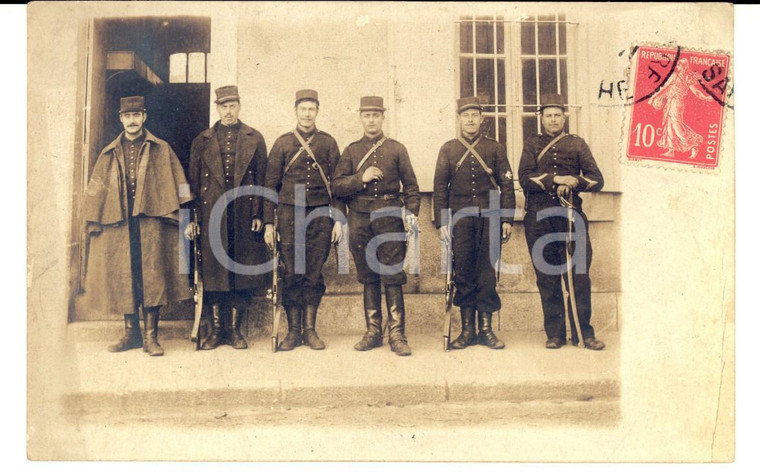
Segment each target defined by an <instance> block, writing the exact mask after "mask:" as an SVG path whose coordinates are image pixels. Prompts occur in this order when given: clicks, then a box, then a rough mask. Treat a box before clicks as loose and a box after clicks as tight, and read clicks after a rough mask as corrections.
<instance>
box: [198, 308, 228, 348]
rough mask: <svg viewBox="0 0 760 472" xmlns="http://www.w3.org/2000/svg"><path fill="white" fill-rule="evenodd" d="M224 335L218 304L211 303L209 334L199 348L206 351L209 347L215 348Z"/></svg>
mask: <svg viewBox="0 0 760 472" xmlns="http://www.w3.org/2000/svg"><path fill="white" fill-rule="evenodd" d="M223 337H224V334H223V331H222V314H221V312H220V310H219V304H218V303H215V304H213V305H211V335H210V336H209V337H207V338H206V340H205V341H203V345H201V349H204V350H206V351H208V350H210V349H216V348H217V347H218V346H219V345H220V344H222V338H223Z"/></svg>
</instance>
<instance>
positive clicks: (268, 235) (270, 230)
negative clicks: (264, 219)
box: [264, 224, 275, 251]
mask: <svg viewBox="0 0 760 472" xmlns="http://www.w3.org/2000/svg"><path fill="white" fill-rule="evenodd" d="M274 237H275V234H274V225H273V224H266V225H264V242H265V243H266V245H267V247H268V248H269V250H270V251H274Z"/></svg>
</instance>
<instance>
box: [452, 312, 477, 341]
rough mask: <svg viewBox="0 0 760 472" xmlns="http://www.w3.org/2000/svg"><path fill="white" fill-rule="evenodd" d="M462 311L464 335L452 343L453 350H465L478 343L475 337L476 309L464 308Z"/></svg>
mask: <svg viewBox="0 0 760 472" xmlns="http://www.w3.org/2000/svg"><path fill="white" fill-rule="evenodd" d="M460 311H461V314H462V333H461V334H460V335H459V337H458V338H456V339H455V340H454V341H453V342H452V343H451V349H464V348H466V347H467V346H472V345H473V344H477V342H478V338H477V336H475V307H472V306H463V307H461V308H460Z"/></svg>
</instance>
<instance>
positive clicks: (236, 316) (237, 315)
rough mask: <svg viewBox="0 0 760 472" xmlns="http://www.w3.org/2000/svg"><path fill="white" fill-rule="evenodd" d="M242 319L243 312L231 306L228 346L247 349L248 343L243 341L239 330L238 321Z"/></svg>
mask: <svg viewBox="0 0 760 472" xmlns="http://www.w3.org/2000/svg"><path fill="white" fill-rule="evenodd" d="M242 320H243V313H241V312H240V311H238V309H237V308H235V307H234V306H233V307H232V330H231V332H230V336H229V340H230V346H232V347H233V348H235V349H248V343H247V342H245V337H244V336H243V334H242V333H241V332H240V323H241V322H242Z"/></svg>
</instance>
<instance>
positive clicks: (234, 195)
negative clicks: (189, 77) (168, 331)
mask: <svg viewBox="0 0 760 472" xmlns="http://www.w3.org/2000/svg"><path fill="white" fill-rule="evenodd" d="M215 92H216V109H217V111H218V112H219V121H217V122H216V123H215V124H214V126H212V127H211V128H209V129H207V130H206V131H204V132H202V133H201V134H200V135H198V137H196V138H195V139H194V140H193V144H192V146H191V148H190V164H189V170H188V180H189V181H190V186H191V188H192V190H193V193H194V194H195V195H196V196H197V197H196V200H195V206H196V209H197V211H198V220H199V222H200V228H199V227H198V226H197V225H195V224H192V223H191V224H190V225H188V227H187V229H186V231H185V236H187V237H188V239H192V238H194V237H195V236H196V235H197V234H199V233H200V235H201V250H202V252H203V279H204V280H203V281H204V286H205V290H206V298H207V300H209V302H210V303H211V326H212V330H211V334H210V335H209V337H208V338H207V339H206V340H205V341H204V342H203V345H202V346H201V349H215V348H216V347H217V346H219V345H220V344H230V345H231V346H232V347H233V348H235V349H246V348H247V347H248V344H247V343H246V340H245V337H244V336H243V334H242V333H241V332H240V326H241V323H242V318H243V314H244V313H245V310H246V308H247V306H248V303H247V301H248V300H250V297H251V296H252V295H253V294H255V293H256V292H258V291H261V290H262V289H263V287H264V286H265V285H266V284H267V280H266V278H265V275H266V274H262V275H256V274H253V275H250V274H249V273H247V271H246V270H245V269H244V268H241V267H243V266H252V265H256V264H262V263H263V262H265V261H266V260H267V258H268V255H267V250H266V246H265V245H264V241H263V236H262V235H261V230H262V228H263V223H262V203H261V200H262V198H261V196H260V195H259V194H256V193H253V192H254V191H255V188H254V186H259V187H260V186H263V185H264V173H265V171H266V163H267V150H266V144H265V142H264V138H263V137H262V136H261V133H259V132H258V131H256V130H255V129H253V128H251V127H250V126H248V125H246V124H245V123H243V122H242V121H240V120H239V119H238V115H239V114H240V96H239V94H238V88H237V87H236V86H234V85H229V86H225V87H220V88H218V89H216V91H215ZM214 216H216V218H214ZM214 246H216V251H214Z"/></svg>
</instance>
